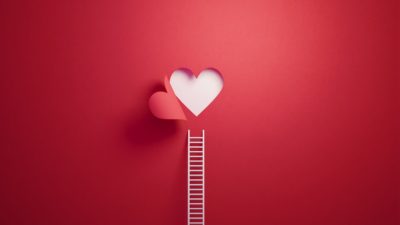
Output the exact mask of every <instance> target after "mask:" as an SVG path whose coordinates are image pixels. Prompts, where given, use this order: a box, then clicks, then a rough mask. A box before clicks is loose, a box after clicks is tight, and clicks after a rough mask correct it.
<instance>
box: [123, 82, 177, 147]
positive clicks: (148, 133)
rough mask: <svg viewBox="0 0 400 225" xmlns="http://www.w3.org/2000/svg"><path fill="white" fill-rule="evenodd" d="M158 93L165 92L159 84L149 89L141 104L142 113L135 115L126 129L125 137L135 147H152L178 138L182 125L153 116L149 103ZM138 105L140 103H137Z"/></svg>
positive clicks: (175, 121)
mask: <svg viewBox="0 0 400 225" xmlns="http://www.w3.org/2000/svg"><path fill="white" fill-rule="evenodd" d="M157 91H165V88H164V85H163V84H162V83H158V84H156V85H154V86H153V87H151V88H149V93H148V94H147V96H146V97H145V98H143V100H141V101H140V102H139V105H140V107H139V108H140V109H142V110H140V112H137V113H133V114H132V117H131V118H130V119H129V120H128V122H127V123H126V127H125V136H126V138H127V139H128V141H130V142H132V144H133V145H152V144H157V143H159V142H160V141H163V140H166V139H169V138H171V137H173V136H176V135H177V134H178V132H179V127H180V123H179V121H177V120H161V119H158V118H156V117H154V116H153V115H152V113H151V112H150V109H149V107H148V104H147V101H148V99H149V98H150V96H151V95H152V94H153V93H154V92H157ZM136 104H138V103H136Z"/></svg>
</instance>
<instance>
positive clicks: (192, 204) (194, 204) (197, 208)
mask: <svg viewBox="0 0 400 225" xmlns="http://www.w3.org/2000/svg"><path fill="white" fill-rule="evenodd" d="M189 205H203V203H189ZM196 209H201V208H196Z"/></svg>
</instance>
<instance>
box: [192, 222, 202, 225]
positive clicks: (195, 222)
mask: <svg viewBox="0 0 400 225" xmlns="http://www.w3.org/2000/svg"><path fill="white" fill-rule="evenodd" d="M190 224H204V223H203V222H189V225H190Z"/></svg>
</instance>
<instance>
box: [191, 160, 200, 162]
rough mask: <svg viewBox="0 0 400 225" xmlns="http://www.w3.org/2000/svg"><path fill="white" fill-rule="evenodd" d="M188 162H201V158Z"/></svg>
mask: <svg viewBox="0 0 400 225" xmlns="http://www.w3.org/2000/svg"><path fill="white" fill-rule="evenodd" d="M190 162H203V160H190Z"/></svg>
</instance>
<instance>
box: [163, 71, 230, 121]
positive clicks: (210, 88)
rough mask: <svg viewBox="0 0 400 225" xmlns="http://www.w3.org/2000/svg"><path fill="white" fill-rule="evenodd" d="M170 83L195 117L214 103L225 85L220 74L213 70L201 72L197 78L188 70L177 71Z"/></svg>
mask: <svg viewBox="0 0 400 225" xmlns="http://www.w3.org/2000/svg"><path fill="white" fill-rule="evenodd" d="M170 83H171V87H172V90H173V91H174V93H175V95H176V97H177V98H178V99H179V100H180V101H181V102H182V104H184V105H185V106H186V107H187V108H188V109H189V110H190V111H191V112H192V113H193V114H194V115H195V116H198V115H200V113H201V112H203V111H204V110H205V109H206V108H207V106H209V105H210V104H211V102H212V101H214V99H215V98H216V97H217V96H218V94H219V93H220V92H221V90H222V87H223V85H224V81H223V79H222V76H221V75H220V73H219V72H218V71H217V70H214V69H211V68H209V69H205V70H203V71H201V73H200V74H199V76H198V77H197V78H196V76H194V75H193V73H192V72H191V71H190V70H188V69H178V70H175V71H174V72H173V73H172V75H171V78H170Z"/></svg>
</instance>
